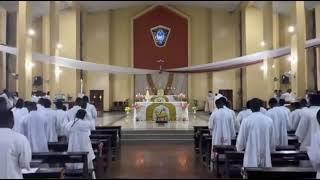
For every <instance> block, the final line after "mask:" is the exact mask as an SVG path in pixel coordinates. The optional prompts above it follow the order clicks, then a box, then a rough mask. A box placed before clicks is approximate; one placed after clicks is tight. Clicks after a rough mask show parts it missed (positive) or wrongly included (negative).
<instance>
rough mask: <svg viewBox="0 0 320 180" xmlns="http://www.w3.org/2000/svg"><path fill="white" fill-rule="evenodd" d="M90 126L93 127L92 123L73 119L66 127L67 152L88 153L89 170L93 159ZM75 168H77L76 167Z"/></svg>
mask: <svg viewBox="0 0 320 180" xmlns="http://www.w3.org/2000/svg"><path fill="white" fill-rule="evenodd" d="M92 126H94V124H92V121H91V122H90V121H86V120H81V119H75V120H73V121H71V122H69V123H68V124H67V125H66V129H67V131H68V134H69V143H68V152H89V154H88V164H89V168H93V163H92V160H93V159H94V158H95V155H94V152H93V149H92V144H91V140H90V137H89V136H90V130H91V129H92ZM76 167H79V166H78V165H76Z"/></svg>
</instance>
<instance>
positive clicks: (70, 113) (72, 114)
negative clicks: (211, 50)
mask: <svg viewBox="0 0 320 180" xmlns="http://www.w3.org/2000/svg"><path fill="white" fill-rule="evenodd" d="M80 109H84V110H86V109H87V103H84V101H83V100H82V99H81V98H77V99H76V101H75V104H74V106H73V107H72V108H71V109H69V110H68V111H67V117H68V122H70V121H73V120H74V119H75V117H76V114H77V112H78V111H79V110H80ZM86 112H87V113H86V116H85V118H84V119H85V120H86V121H91V122H92V124H95V122H94V120H93V118H92V115H91V113H90V112H88V111H86ZM94 129H95V126H94V127H92V129H91V130H94Z"/></svg>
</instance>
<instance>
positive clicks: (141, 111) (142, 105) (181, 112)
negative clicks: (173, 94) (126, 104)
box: [133, 102, 189, 121]
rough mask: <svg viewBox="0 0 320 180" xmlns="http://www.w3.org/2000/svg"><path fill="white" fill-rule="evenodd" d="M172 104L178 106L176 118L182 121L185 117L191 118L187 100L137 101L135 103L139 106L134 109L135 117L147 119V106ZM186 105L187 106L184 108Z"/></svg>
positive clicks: (140, 119)
mask: <svg viewBox="0 0 320 180" xmlns="http://www.w3.org/2000/svg"><path fill="white" fill-rule="evenodd" d="M166 103H168V104H172V105H174V106H175V108H176V120H177V121H182V120H183V119H185V120H187V121H188V120H189V112H188V104H187V102H162V103H157V102H136V103H135V105H136V107H137V108H134V109H133V113H134V115H133V119H134V120H137V119H138V120H139V121H146V116H147V112H146V111H147V108H148V106H150V105H152V104H166ZM183 107H186V108H183Z"/></svg>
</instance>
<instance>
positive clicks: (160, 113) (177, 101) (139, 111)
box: [133, 92, 189, 122]
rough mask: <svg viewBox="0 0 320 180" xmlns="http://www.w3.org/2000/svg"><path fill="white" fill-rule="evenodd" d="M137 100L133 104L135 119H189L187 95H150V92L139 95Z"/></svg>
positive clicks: (163, 120) (157, 120) (159, 120)
mask: <svg viewBox="0 0 320 180" xmlns="http://www.w3.org/2000/svg"><path fill="white" fill-rule="evenodd" d="M136 97H137V100H138V101H136V102H135V103H134V106H133V112H134V120H137V121H156V122H167V121H187V120H189V115H188V106H189V104H188V102H187V101H185V95H184V94H179V95H176V96H175V95H163V93H161V92H160V93H158V94H157V95H153V96H150V95H149V93H148V92H147V94H146V95H145V96H144V95H140V94H139V95H137V96H136Z"/></svg>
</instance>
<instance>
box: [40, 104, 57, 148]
mask: <svg viewBox="0 0 320 180" xmlns="http://www.w3.org/2000/svg"><path fill="white" fill-rule="evenodd" d="M43 101H44V104H43V105H44V108H45V110H44V111H42V113H44V115H45V116H46V120H47V137H48V142H58V134H57V129H58V127H57V116H56V111H55V110H53V109H51V101H50V100H49V99H44V100H43Z"/></svg>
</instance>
